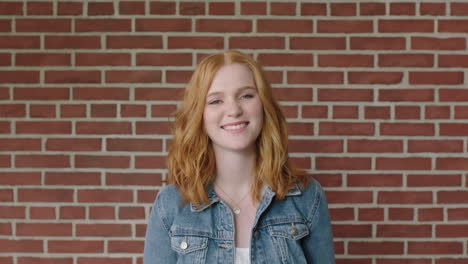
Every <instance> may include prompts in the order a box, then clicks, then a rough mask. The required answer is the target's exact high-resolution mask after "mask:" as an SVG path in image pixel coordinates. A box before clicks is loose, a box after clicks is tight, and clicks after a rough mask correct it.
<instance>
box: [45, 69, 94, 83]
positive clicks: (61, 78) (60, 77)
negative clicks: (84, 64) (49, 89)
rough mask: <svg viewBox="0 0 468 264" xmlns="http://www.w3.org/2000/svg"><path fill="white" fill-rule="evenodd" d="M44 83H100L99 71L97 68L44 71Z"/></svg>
mask: <svg viewBox="0 0 468 264" xmlns="http://www.w3.org/2000/svg"><path fill="white" fill-rule="evenodd" d="M45 82H46V83H100V82H101V72H100V71H97V70H87V71H80V70H65V71H52V70H49V71H46V72H45Z"/></svg>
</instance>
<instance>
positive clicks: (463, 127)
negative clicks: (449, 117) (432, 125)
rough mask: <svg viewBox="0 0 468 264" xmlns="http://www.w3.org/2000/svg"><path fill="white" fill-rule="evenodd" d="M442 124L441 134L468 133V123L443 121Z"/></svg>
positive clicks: (459, 134) (463, 134)
mask: <svg viewBox="0 0 468 264" xmlns="http://www.w3.org/2000/svg"><path fill="white" fill-rule="evenodd" d="M439 126H440V132H439V133H440V135H441V136H466V135H468V124H462V123H442V124H440V125H439Z"/></svg>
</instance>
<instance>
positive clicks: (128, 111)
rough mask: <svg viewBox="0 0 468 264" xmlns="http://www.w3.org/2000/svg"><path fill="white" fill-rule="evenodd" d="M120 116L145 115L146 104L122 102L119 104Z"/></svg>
mask: <svg viewBox="0 0 468 264" xmlns="http://www.w3.org/2000/svg"><path fill="white" fill-rule="evenodd" d="M174 110H175V108H174ZM120 116H122V117H146V105H130V104H122V105H121V106H120Z"/></svg>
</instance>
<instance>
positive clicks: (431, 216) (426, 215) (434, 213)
mask: <svg viewBox="0 0 468 264" xmlns="http://www.w3.org/2000/svg"><path fill="white" fill-rule="evenodd" d="M418 220H419V221H443V220H444V209H443V208H419V209H418Z"/></svg>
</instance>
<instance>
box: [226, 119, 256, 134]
mask: <svg viewBox="0 0 468 264" xmlns="http://www.w3.org/2000/svg"><path fill="white" fill-rule="evenodd" d="M248 124H249V122H247V121H241V122H234V123H229V124H226V125H223V126H221V128H222V129H224V130H227V131H231V132H236V131H243V130H244V128H245V127H246V126H247V125H248Z"/></svg>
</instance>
